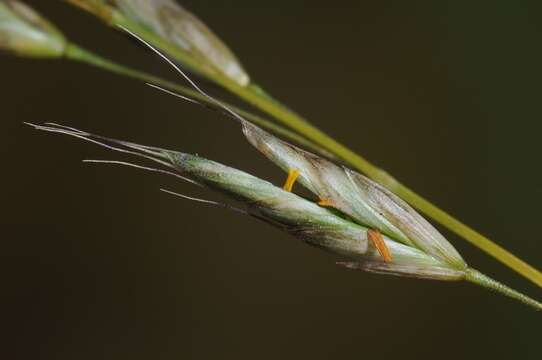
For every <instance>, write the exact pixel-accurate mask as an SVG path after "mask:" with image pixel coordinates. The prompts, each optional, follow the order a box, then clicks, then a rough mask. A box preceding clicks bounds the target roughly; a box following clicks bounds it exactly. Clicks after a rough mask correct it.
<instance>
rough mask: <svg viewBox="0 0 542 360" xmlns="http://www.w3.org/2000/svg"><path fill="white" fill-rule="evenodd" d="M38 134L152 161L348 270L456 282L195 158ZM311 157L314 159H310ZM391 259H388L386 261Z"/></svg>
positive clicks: (364, 229)
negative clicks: (340, 259) (215, 192)
mask: <svg viewBox="0 0 542 360" xmlns="http://www.w3.org/2000/svg"><path fill="white" fill-rule="evenodd" d="M34 126H35V127H36V128H37V129H39V130H44V131H49V132H56V133H62V134H67V135H72V136H75V137H78V138H82V139H85V140H89V141H92V142H94V143H98V144H101V145H104V146H107V147H109V148H111V149H114V150H119V151H121V152H129V153H132V154H136V155H139V156H143V157H145V158H148V159H151V160H154V161H156V162H158V163H160V164H162V165H165V166H167V167H169V168H170V169H173V170H175V171H176V172H177V173H179V174H180V175H182V176H185V177H187V178H188V179H190V180H191V181H194V182H196V183H198V184H201V185H204V186H206V187H209V188H212V189H215V190H218V191H220V192H222V193H225V194H226V195H229V196H230V197H231V198H233V199H235V200H238V201H240V202H242V203H243V204H245V206H246V208H247V213H248V214H250V215H251V216H254V217H256V218H258V219H261V220H263V221H265V222H267V223H270V224H272V225H274V226H276V227H279V228H280V229H282V230H284V231H286V232H288V233H290V234H291V235H293V236H295V237H297V238H299V239H302V240H303V241H305V242H307V243H308V244H310V245H313V246H317V247H319V248H322V249H324V250H327V251H329V252H332V253H335V254H338V255H342V256H344V257H346V260H347V261H346V262H341V263H340V265H344V266H347V267H350V268H360V269H364V270H367V271H372V272H381V273H390V274H395V275H404V276H411V277H420V278H430V279H439V280H460V279H463V278H464V276H465V272H464V271H463V269H457V268H454V267H452V266H450V265H449V264H448V263H446V262H445V261H442V260H441V259H438V258H435V257H433V256H431V255H429V254H426V253H425V252H424V251H422V250H421V249H418V248H416V247H413V246H409V245H406V244H402V243H400V242H398V241H397V240H396V239H393V238H392V237H390V236H387V235H382V240H383V242H384V244H383V246H385V248H386V250H387V251H388V252H389V259H387V258H384V257H383V256H382V254H381V250H379V249H378V248H377V247H376V246H374V244H373V242H371V241H370V240H369V236H370V232H371V231H373V230H372V227H368V226H367V225H365V224H361V223H357V222H355V221H352V219H350V218H348V217H346V216H343V215H342V214H341V213H340V212H338V211H336V210H334V209H330V208H326V207H322V206H320V205H318V203H316V202H313V201H310V200H307V199H305V198H303V197H300V196H298V195H296V194H294V193H292V192H290V191H287V190H284V189H283V188H281V187H279V186H275V185H273V184H271V183H269V182H267V181H265V180H262V179H259V178H257V177H254V176H252V175H250V174H247V173H246V172H243V171H240V170H237V169H234V168H231V167H228V166H225V165H222V164H219V163H217V162H214V161H211V160H207V159H204V158H202V157H199V156H196V155H190V154H185V153H181V152H176V151H171V150H165V149H160V148H155V147H147V146H142V145H138V144H134V143H129V142H124V141H118V140H112V139H107V138H103V137H100V136H96V135H93V134H90V133H87V132H83V131H79V130H75V129H70V128H65V127H60V126H56V125H50V126H37V125H34ZM312 156H314V155H312ZM390 259H393V260H391V261H390Z"/></svg>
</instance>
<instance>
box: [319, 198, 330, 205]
mask: <svg viewBox="0 0 542 360" xmlns="http://www.w3.org/2000/svg"><path fill="white" fill-rule="evenodd" d="M318 205H320V206H325V207H332V206H333V203H332V202H331V201H330V200H327V199H320V201H318Z"/></svg>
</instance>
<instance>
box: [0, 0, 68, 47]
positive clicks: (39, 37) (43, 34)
mask: <svg viewBox="0 0 542 360" xmlns="http://www.w3.org/2000/svg"><path fill="white" fill-rule="evenodd" d="M65 47H66V39H65V38H64V35H62V33H61V32H60V31H59V30H58V29H57V28H56V27H54V26H53V25H52V24H51V23H50V22H48V21H47V20H46V19H44V18H43V17H42V16H41V15H40V14H38V13H37V12H36V11H34V10H33V9H32V8H30V7H28V6H27V5H25V4H24V3H22V2H20V1H16V0H1V1H0V49H3V50H7V51H11V52H13V53H16V54H17V55H20V56H27V57H60V56H62V55H63V53H64V49H65Z"/></svg>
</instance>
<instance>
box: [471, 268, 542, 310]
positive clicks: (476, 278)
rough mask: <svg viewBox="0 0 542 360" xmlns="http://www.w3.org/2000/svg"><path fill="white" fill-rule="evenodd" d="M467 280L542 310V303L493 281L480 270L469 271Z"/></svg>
mask: <svg viewBox="0 0 542 360" xmlns="http://www.w3.org/2000/svg"><path fill="white" fill-rule="evenodd" d="M465 280H467V281H470V282H471V283H473V284H476V285H479V286H482V287H485V288H486V289H489V290H493V291H495V292H498V293H499V294H502V295H504V296H508V297H510V298H512V299H516V300H518V301H520V302H522V303H524V304H525V305H528V306H531V307H533V308H534V309H535V310H537V311H540V310H542V303H540V302H538V301H536V300H534V299H531V298H530V297H528V296H526V295H523V294H522V293H520V292H518V291H516V290H514V289H512V288H509V287H508V286H506V285H504V284H501V283H500V282H498V281H496V280H493V279H492V278H490V277H489V276H487V275H485V274H482V273H481V272H479V271H478V270H475V269H468V270H467V273H466V277H465Z"/></svg>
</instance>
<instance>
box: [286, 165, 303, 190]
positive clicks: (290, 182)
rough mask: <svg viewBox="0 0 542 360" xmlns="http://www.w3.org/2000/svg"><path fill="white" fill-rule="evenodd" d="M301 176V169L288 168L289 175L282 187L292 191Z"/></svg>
mask: <svg viewBox="0 0 542 360" xmlns="http://www.w3.org/2000/svg"><path fill="white" fill-rule="evenodd" d="M298 177H299V171H298V170H296V169H290V170H288V177H287V178H286V182H285V183H284V186H283V187H282V188H283V189H284V190H286V191H288V192H292V188H293V187H294V184H295V181H296V180H297V178H298Z"/></svg>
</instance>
